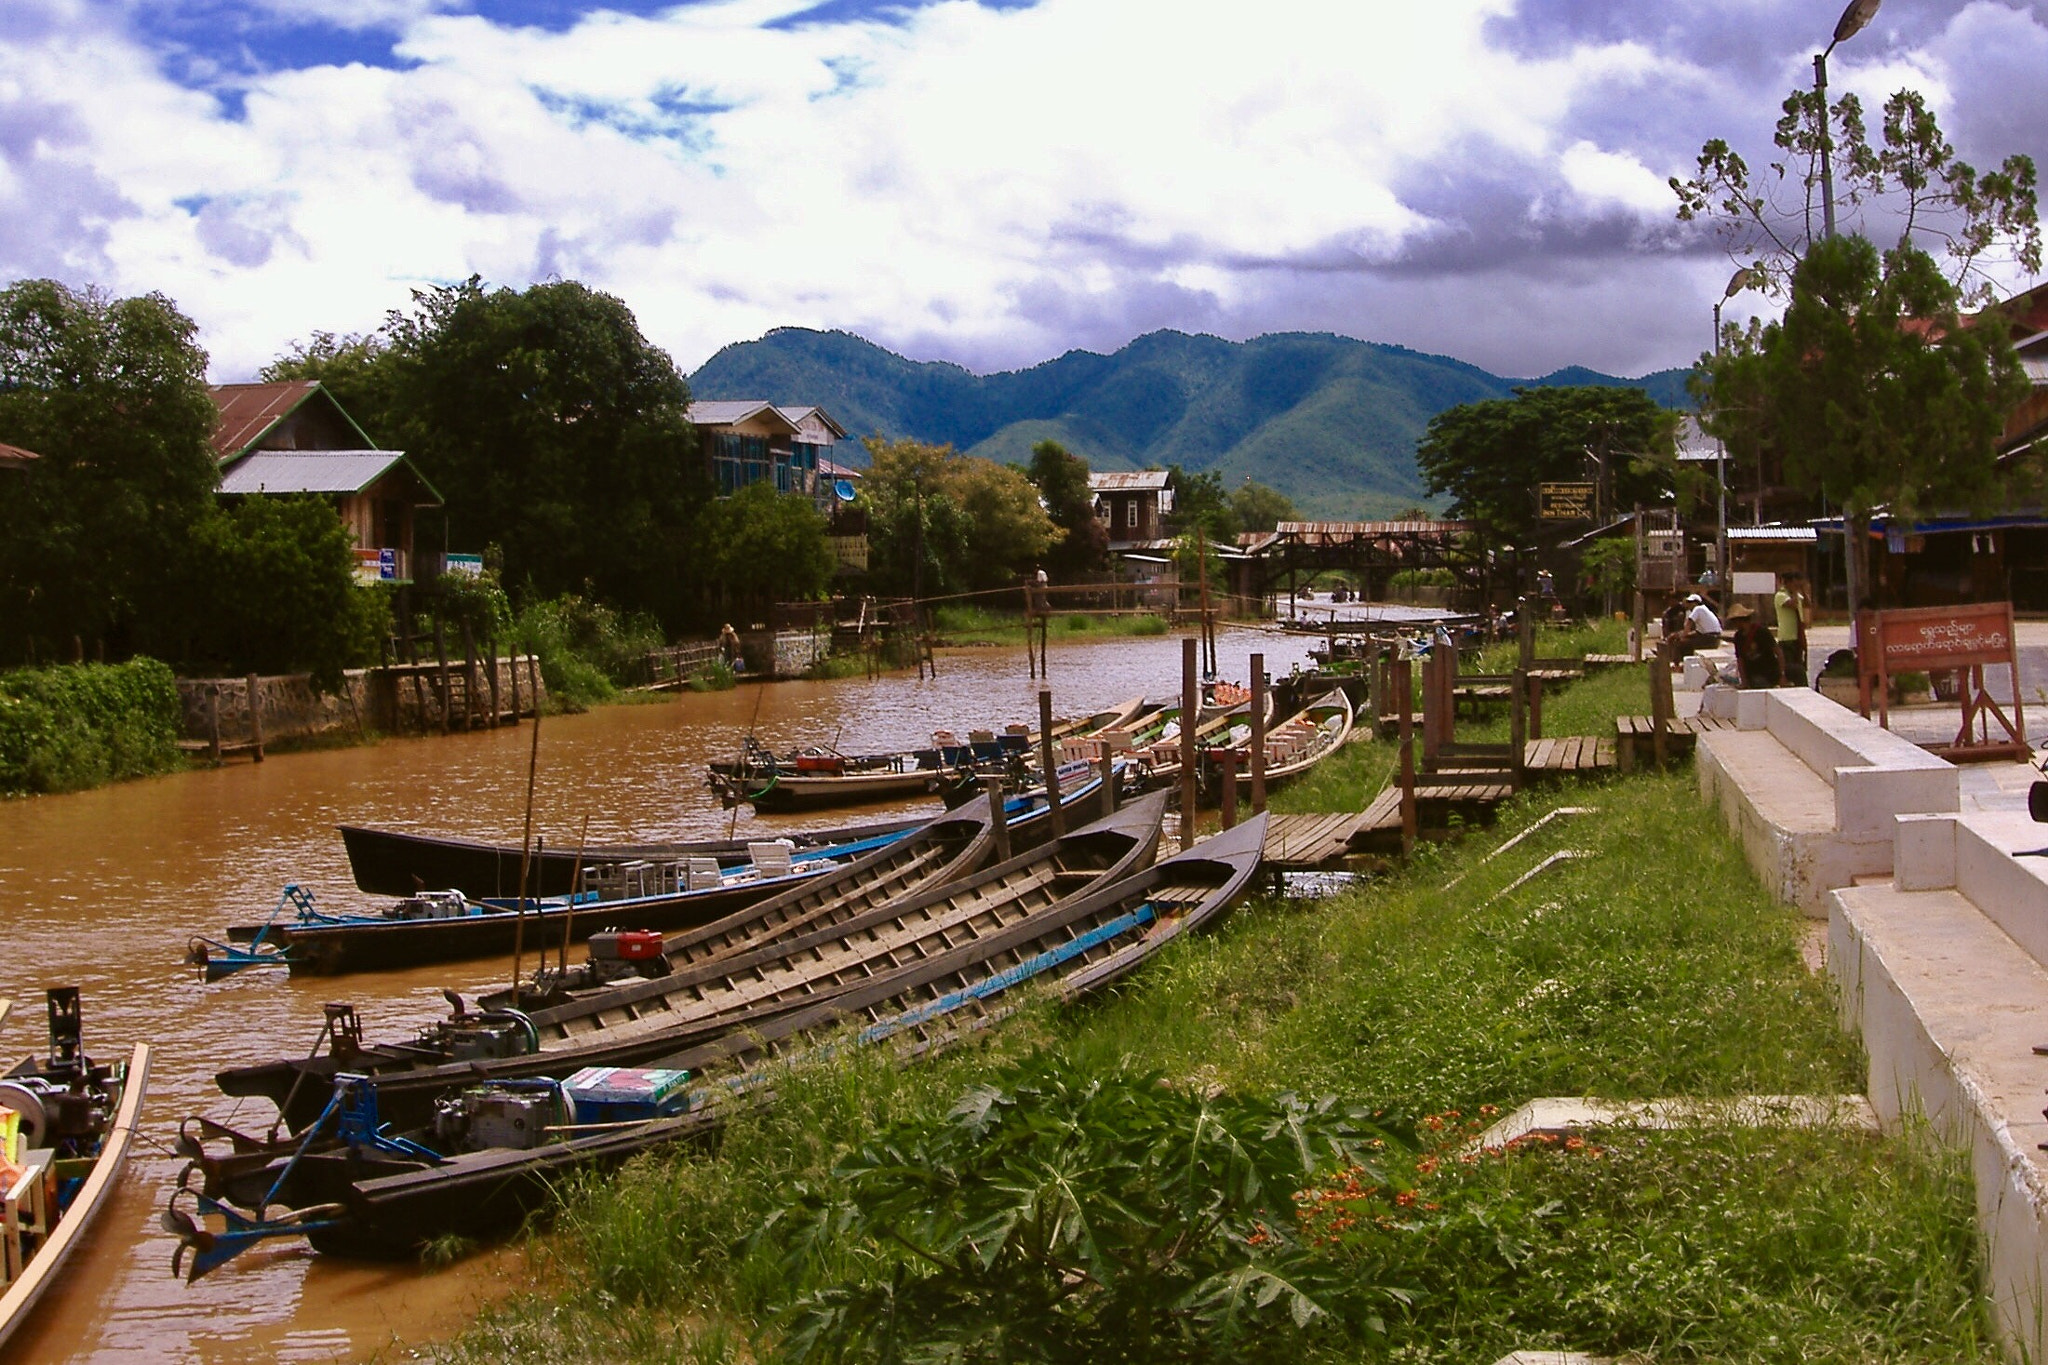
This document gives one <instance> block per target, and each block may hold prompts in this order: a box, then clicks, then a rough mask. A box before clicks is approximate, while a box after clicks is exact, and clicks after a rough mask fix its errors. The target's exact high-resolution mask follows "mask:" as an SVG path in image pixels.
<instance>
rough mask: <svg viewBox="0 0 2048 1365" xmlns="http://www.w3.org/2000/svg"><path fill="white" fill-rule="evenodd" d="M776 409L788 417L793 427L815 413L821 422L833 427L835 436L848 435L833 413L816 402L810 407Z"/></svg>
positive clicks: (801, 423)
mask: <svg viewBox="0 0 2048 1365" xmlns="http://www.w3.org/2000/svg"><path fill="white" fill-rule="evenodd" d="M776 411H777V412H779V413H781V414H782V415H783V417H784V418H785V419H787V420H788V422H789V424H790V425H791V426H793V427H794V426H801V425H803V420H804V419H805V418H806V417H810V416H812V415H814V414H815V415H816V417H817V419H818V420H819V421H820V422H823V423H824V424H825V425H826V426H827V427H829V428H831V430H832V434H833V435H834V436H838V437H842V438H843V437H844V436H845V435H846V428H845V427H842V426H840V425H839V423H838V422H836V421H834V420H833V418H832V414H831V413H829V412H827V411H825V410H824V409H823V408H821V407H818V406H817V405H815V404H813V405H812V406H810V407H804V408H777V409H776Z"/></svg>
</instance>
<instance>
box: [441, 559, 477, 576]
mask: <svg viewBox="0 0 2048 1365" xmlns="http://www.w3.org/2000/svg"><path fill="white" fill-rule="evenodd" d="M448 572H449V573H451V574H456V575H460V576H461V577H463V578H482V577H483V576H484V557H483V556H482V555H456V554H451V555H449V556H448Z"/></svg>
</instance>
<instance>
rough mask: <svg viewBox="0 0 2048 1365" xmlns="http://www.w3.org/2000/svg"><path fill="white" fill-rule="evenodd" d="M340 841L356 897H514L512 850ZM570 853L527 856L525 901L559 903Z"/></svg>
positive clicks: (665, 856) (369, 835) (718, 848)
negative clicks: (552, 899)
mask: <svg viewBox="0 0 2048 1365" xmlns="http://www.w3.org/2000/svg"><path fill="white" fill-rule="evenodd" d="M920 823H922V817H916V818H911V819H905V820H885V821H879V822H877V823H875V824H868V825H849V826H845V827H842V828H838V829H820V830H806V831H804V832H802V833H800V834H789V835H781V836H778V837H782V838H787V839H788V840H789V841H790V842H791V843H792V844H793V845H794V846H795V847H796V849H797V851H799V852H802V851H803V850H805V849H812V848H823V847H826V846H828V845H831V844H848V843H856V842H859V841H862V840H867V839H875V838H879V837H881V836H882V835H885V834H895V833H901V832H902V831H904V830H907V829H914V828H916V827H917V826H918V825H919V824H920ZM340 829H341V842H342V846H343V847H344V848H345V849H346V850H347V851H348V865H349V870H350V871H351V872H352V873H353V874H354V875H355V881H356V886H357V888H358V889H359V890H363V891H368V892H370V893H372V894H373V895H379V896H410V895H412V894H413V893H414V892H416V891H424V890H433V891H460V892H461V893H462V894H463V895H465V896H468V897H469V898H470V899H472V900H484V899H487V898H492V897H503V896H516V895H518V894H519V862H520V856H521V849H520V847H519V845H517V844H490V843H481V842H478V841H476V840H473V839H457V838H451V837H448V836H445V835H430V834H414V833H411V832H409V831H406V830H396V829H371V828H368V827H365V826H362V825H342V826H341V827H340ZM747 843H748V841H747V840H745V839H705V840H698V841H694V842H682V843H647V844H602V845H598V846H596V847H593V848H587V849H584V850H582V854H583V864H584V866H586V867H589V866H593V865H595V864H598V863H622V862H631V861H635V860H639V861H645V862H674V861H676V860H677V859H681V858H716V859H718V860H719V862H721V863H723V864H727V865H734V864H738V863H742V862H745V861H746V858H747ZM576 863H577V850H575V849H573V848H570V849H563V848H547V849H540V850H537V851H535V852H533V853H531V854H530V855H528V864H529V865H528V868H527V874H526V880H527V886H528V887H529V888H531V891H530V894H532V895H536V896H566V895H568V894H569V889H570V882H571V881H572V880H573V879H574V877H575V875H576Z"/></svg>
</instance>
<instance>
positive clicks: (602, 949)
mask: <svg viewBox="0 0 2048 1365" xmlns="http://www.w3.org/2000/svg"><path fill="white" fill-rule="evenodd" d="M662 946H663V945H662V940H661V931H660V930H658V929H607V930H605V931H604V932H602V933H598V934H592V935H591V936H590V961H589V962H587V963H585V964H584V968H583V969H584V971H585V972H587V973H588V978H589V979H588V980H586V981H579V982H575V983H573V984H570V985H569V989H571V990H576V989H581V988H582V987H584V986H608V985H610V984H611V983H612V982H614V981H623V980H624V979H625V978H627V977H629V976H641V977H646V978H647V979H649V980H653V979H654V978H656V977H662V976H667V975H668V974H669V973H670V972H671V971H673V970H674V967H673V966H672V965H671V964H670V963H669V960H668V954H666V953H664V952H663V951H662Z"/></svg>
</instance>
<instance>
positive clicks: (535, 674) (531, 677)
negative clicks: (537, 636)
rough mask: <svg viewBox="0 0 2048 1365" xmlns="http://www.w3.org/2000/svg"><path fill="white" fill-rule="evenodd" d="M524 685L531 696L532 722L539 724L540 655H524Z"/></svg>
mask: <svg viewBox="0 0 2048 1365" xmlns="http://www.w3.org/2000/svg"><path fill="white" fill-rule="evenodd" d="M526 687H527V692H528V694H529V695H530V696H532V698H533V719H534V723H535V724H539V722H540V655H538V654H529V655H527V656H526Z"/></svg>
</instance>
